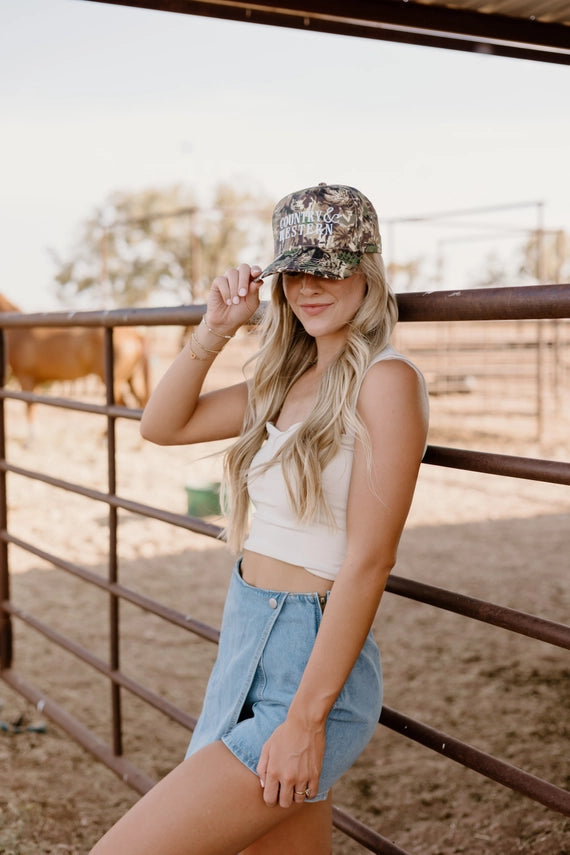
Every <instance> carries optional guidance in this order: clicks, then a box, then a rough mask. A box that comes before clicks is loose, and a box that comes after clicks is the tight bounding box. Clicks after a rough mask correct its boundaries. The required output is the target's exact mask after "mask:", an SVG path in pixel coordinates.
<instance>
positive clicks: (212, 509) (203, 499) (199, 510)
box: [186, 483, 221, 517]
mask: <svg viewBox="0 0 570 855" xmlns="http://www.w3.org/2000/svg"><path fill="white" fill-rule="evenodd" d="M186 500H187V508H188V513H189V514H190V516H191V517H210V516H213V515H216V516H219V515H220V513H221V510H220V485H219V483H214V484H204V485H203V486H201V487H191V486H189V485H187V486H186Z"/></svg>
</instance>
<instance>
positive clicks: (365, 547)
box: [258, 360, 427, 807]
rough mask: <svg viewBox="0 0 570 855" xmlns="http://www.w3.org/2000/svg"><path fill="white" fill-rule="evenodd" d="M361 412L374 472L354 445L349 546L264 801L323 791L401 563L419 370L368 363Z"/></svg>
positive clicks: (419, 416) (281, 732) (270, 765)
mask: <svg viewBox="0 0 570 855" xmlns="http://www.w3.org/2000/svg"><path fill="white" fill-rule="evenodd" d="M358 411H359V413H360V416H361V418H362V420H363V422H364V424H365V425H366V428H367V430H368V433H369V436H370V442H371V447H372V474H371V476H370V474H369V472H368V468H367V460H366V454H365V451H364V449H363V448H362V446H361V444H359V443H358V442H357V443H356V447H355V453H354V462H353V470H352V476H351V483H350V492H349V500H348V508H347V535H348V543H347V552H346V556H345V560H344V562H343V565H342V567H341V569H340V571H339V574H338V576H337V579H336V581H335V583H334V586H333V589H332V592H331V595H330V597H329V601H328V603H327V607H326V609H325V612H324V615H323V620H322V623H321V626H320V629H319V632H318V634H317V638H316V641H315V645H314V648H313V651H312V653H311V657H310V659H309V661H308V663H307V667H306V669H305V673H304V675H303V678H302V680H301V683H300V685H299V688H298V690H297V693H296V695H295V697H294V699H293V702H292V704H291V707H290V710H289V713H288V716H287V719H286V721H285V722H284V724H283V725H281V727H280V728H277V730H276V731H275V733H274V734H273V736H272V737H271V738H270V739H269V740H268V741H267V743H266V744H265V746H264V749H263V752H262V755H261V759H260V763H259V767H258V772H259V774H260V778H261V779H262V781H263V782H264V798H265V801H266V802H267V803H268V804H275V803H276V802H277V800H278V801H279V803H280V804H281V805H282V806H284V807H286V806H288V805H289V804H290V803H291V799H292V793H293V787H295V788H296V789H297V790H300V789H304V787H305V786H306V785H308V787H309V789H310V790H311V791H312V792H313V793H316V792H317V788H318V779H319V774H320V769H321V765H322V757H323V753H324V747H325V726H326V719H327V716H328V713H329V712H330V710H331V708H332V706H333V704H334V702H335V700H336V698H337V697H338V695H339V693H340V690H341V689H342V687H343V685H344V683H345V681H346V679H347V677H348V675H349V673H350V671H351V669H352V667H353V665H354V663H355V661H356V659H357V658H358V655H359V653H360V651H361V649H362V645H363V644H364V641H365V639H366V636H367V634H368V632H369V630H370V627H371V625H372V621H373V620H374V617H375V615H376V612H377V609H378V605H379V603H380V599H381V597H382V593H383V591H384V588H385V585H386V580H387V578H388V576H389V574H390V570H391V569H392V567H393V566H394V564H395V561H396V552H397V547H398V542H399V540H400V535H401V533H402V529H403V527H404V523H405V520H406V517H407V515H408V511H409V508H410V505H411V502H412V497H413V493H414V488H415V483H416V479H417V474H418V469H419V465H420V462H421V458H422V456H423V453H424V447H425V438H426V433H427V412H426V408H425V404H424V399H423V394H422V389H421V387H420V382H419V379H418V377H417V375H416V373H415V371H414V370H413V369H412V368H411V367H410V366H409V365H407V364H406V363H404V362H402V361H401V360H386V361H384V362H380V363H377V364H376V365H374V366H372V368H371V369H370V370H369V372H368V374H367V375H366V377H365V380H364V383H363V385H362V390H361V393H360V396H359V403H358Z"/></svg>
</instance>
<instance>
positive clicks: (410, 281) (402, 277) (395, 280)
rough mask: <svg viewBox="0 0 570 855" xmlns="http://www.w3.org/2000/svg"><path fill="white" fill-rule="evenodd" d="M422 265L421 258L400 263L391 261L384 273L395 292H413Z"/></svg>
mask: <svg viewBox="0 0 570 855" xmlns="http://www.w3.org/2000/svg"><path fill="white" fill-rule="evenodd" d="M422 264H423V258H422V257H421V256H420V257H418V258H412V259H410V261H406V262H402V263H399V262H397V261H391V262H390V263H389V264H388V267H387V270H386V272H387V274H388V279H389V280H390V284H391V286H392V288H393V289H394V290H395V291H414V290H415V285H416V282H417V280H418V279H419V276H420V273H421V268H422Z"/></svg>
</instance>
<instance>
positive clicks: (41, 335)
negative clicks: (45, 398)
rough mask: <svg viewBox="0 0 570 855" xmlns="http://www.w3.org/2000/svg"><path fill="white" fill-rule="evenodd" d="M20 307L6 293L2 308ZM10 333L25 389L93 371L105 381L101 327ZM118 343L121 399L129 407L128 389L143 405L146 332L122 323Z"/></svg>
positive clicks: (9, 350)
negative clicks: (123, 325) (142, 332)
mask: <svg viewBox="0 0 570 855" xmlns="http://www.w3.org/2000/svg"><path fill="white" fill-rule="evenodd" d="M20 311H21V310H20V309H19V308H18V307H17V306H15V305H14V304H13V303H11V302H10V301H9V300H8V299H7V298H6V297H4V296H3V295H2V294H0V312H20ZM0 321H1V317H0ZM5 335H6V359H7V363H8V365H9V366H10V369H11V371H12V374H13V375H14V377H15V378H16V379H17V381H18V383H19V384H20V386H21V388H22V389H23V391H25V392H33V391H34V389H35V388H36V386H38V385H40V384H41V383H51V382H53V381H56V380H76V379H78V378H79V377H86V376H87V375H89V374H95V375H96V376H97V377H100V378H101V380H102V381H103V382H105V353H104V332H103V330H102V329H101V328H100V327H13V328H11V329H6V331H5ZM113 344H114V357H115V358H114V369H115V378H114V395H115V402H116V403H117V404H122V405H125V406H126V403H127V402H126V399H125V392H126V389H127V387H128V388H129V389H130V390H131V392H132V394H133V396H134V398H135V400H136V401H137V403H138V404H139V405H140V406H141V407H143V406H144V405H145V404H146V402H147V400H148V397H149V394H150V390H149V360H148V353H147V346H146V339H145V336H144V335H142V334H141V333H140V332H138V330H135V329H132V328H130V327H117V328H116V329H115V332H114V336H113ZM137 377H138V378H139V380H140V383H139V384H138V385H137V384H136V383H135V380H136V379H137ZM31 424H32V406H31V404H28V425H29V427H30V428H31Z"/></svg>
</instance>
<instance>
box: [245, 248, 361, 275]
mask: <svg viewBox="0 0 570 855" xmlns="http://www.w3.org/2000/svg"><path fill="white" fill-rule="evenodd" d="M361 258H362V253H358V252H350V251H347V250H336V251H334V252H328V251H327V250H323V249H321V248H320V247H301V248H299V249H294V250H288V251H286V252H283V253H281V255H278V256H277V258H275V259H274V260H273V261H272V262H271V264H270V265H269V266H268V267H266V268H265V270H264V271H263V272H262V274H261V277H260V278H261V279H265V277H266V276H271V274H273V273H310V274H311V275H312V276H321V277H322V278H323V279H337V280H338V279H348V277H349V276H352V274H353V273H356V271H357V270H358V266H359V264H360V261H361Z"/></svg>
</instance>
